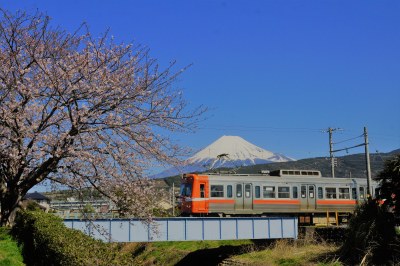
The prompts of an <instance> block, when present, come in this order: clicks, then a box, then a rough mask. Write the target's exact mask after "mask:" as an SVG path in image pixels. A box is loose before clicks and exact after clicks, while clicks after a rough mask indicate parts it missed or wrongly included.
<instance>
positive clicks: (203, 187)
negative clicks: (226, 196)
mask: <svg viewBox="0 0 400 266" xmlns="http://www.w3.org/2000/svg"><path fill="white" fill-rule="evenodd" d="M206 185H207V184H206V182H200V191H199V192H200V195H199V196H200V200H199V201H198V202H197V206H198V210H199V211H204V210H206V209H207V207H208V206H206V204H207V202H206V199H205V198H206V197H207V196H206Z"/></svg>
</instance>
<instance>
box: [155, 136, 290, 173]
mask: <svg viewBox="0 0 400 266" xmlns="http://www.w3.org/2000/svg"><path fill="white" fill-rule="evenodd" d="M287 161H294V160H293V159H292V158H289V157H287V156H285V155H282V154H278V153H274V152H271V151H267V150H264V149H262V148H260V147H257V146H256V145H254V144H252V143H250V142H248V141H246V140H244V139H243V138H241V137H238V136H222V137H220V138H219V139H217V140H216V141H214V142H213V143H212V144H210V145H209V146H207V147H205V148H204V149H202V150H201V151H199V152H197V153H196V154H195V155H193V156H192V157H190V158H189V159H187V160H186V161H185V163H184V165H183V166H182V167H179V168H178V167H173V168H170V169H167V170H165V171H163V172H161V173H159V174H156V175H155V176H153V177H154V178H164V177H169V176H175V175H179V174H182V173H190V172H204V171H207V170H212V169H216V168H221V167H224V168H237V167H241V166H248V165H255V164H266V163H274V162H287Z"/></svg>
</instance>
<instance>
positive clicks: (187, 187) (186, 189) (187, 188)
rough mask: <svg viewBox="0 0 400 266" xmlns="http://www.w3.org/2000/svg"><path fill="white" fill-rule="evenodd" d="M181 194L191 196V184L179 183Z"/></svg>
mask: <svg viewBox="0 0 400 266" xmlns="http://www.w3.org/2000/svg"><path fill="white" fill-rule="evenodd" d="M180 194H181V196H186V197H191V196H192V184H182V185H181V192H180Z"/></svg>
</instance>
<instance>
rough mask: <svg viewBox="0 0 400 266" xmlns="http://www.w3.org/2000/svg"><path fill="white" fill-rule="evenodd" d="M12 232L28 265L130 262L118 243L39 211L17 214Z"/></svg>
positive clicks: (118, 263)
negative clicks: (100, 238)
mask: <svg viewBox="0 0 400 266" xmlns="http://www.w3.org/2000/svg"><path fill="white" fill-rule="evenodd" d="M12 233H13V235H14V237H15V238H16V239H17V241H18V242H19V244H20V245H22V254H23V257H24V261H25V263H26V264H27V265H68V266H69V265H131V264H132V258H131V256H130V254H126V253H121V252H120V250H119V245H117V244H110V243H104V242H102V241H100V240H95V239H93V238H91V237H89V236H87V235H85V234H84V233H82V232H80V231H77V230H74V229H69V228H67V227H66V226H65V225H64V224H63V221H62V219H60V218H59V217H56V216H54V215H52V214H48V213H44V212H41V211H21V212H19V213H18V214H17V217H16V223H15V226H14V227H13V230H12Z"/></svg>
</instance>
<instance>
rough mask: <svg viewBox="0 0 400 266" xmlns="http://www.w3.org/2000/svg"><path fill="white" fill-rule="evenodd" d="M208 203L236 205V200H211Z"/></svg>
mask: <svg viewBox="0 0 400 266" xmlns="http://www.w3.org/2000/svg"><path fill="white" fill-rule="evenodd" d="M208 202H209V203H222V204H234V203H235V200H229V199H210V200H209V201H208Z"/></svg>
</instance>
